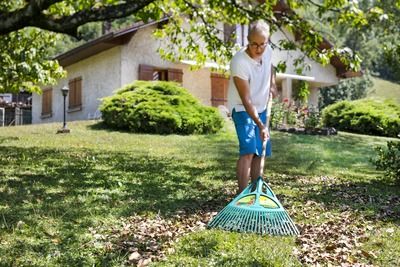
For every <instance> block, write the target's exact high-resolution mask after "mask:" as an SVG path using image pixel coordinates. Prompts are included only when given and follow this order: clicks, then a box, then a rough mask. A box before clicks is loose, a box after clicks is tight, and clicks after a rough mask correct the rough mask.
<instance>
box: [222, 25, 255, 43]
mask: <svg viewBox="0 0 400 267" xmlns="http://www.w3.org/2000/svg"><path fill="white" fill-rule="evenodd" d="M233 34H235V35H236V39H232V35H233ZM248 34H249V26H248V25H240V24H237V25H228V24H224V41H225V42H228V41H231V42H234V43H236V44H238V45H240V46H246V45H247V43H248V41H247V35H248Z"/></svg>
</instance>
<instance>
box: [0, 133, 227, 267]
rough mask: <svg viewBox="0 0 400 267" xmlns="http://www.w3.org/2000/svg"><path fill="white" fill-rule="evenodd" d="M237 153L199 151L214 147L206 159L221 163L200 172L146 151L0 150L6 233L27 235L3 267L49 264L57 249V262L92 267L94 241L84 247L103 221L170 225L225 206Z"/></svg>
mask: <svg viewBox="0 0 400 267" xmlns="http://www.w3.org/2000/svg"><path fill="white" fill-rule="evenodd" d="M1 141H2V142H5V141H6V140H1ZM231 145H232V144H229V141H225V142H221V143H218V144H214V141H213V140H212V139H211V140H210V141H207V140H206V141H205V142H204V143H202V144H194V145H193V151H192V152H191V153H201V151H202V148H204V146H208V147H207V152H205V153H210V155H209V156H210V157H212V158H213V159H215V160H213V161H212V164H210V163H207V164H202V163H201V162H198V161H196V158H195V154H194V155H193V154H190V153H188V152H187V153H188V160H185V159H184V160H182V159H176V158H175V156H174V154H171V155H169V154H168V155H154V154H149V153H148V152H146V151H143V153H138V154H135V153H131V152H123V153H121V152H109V151H106V152H104V151H103V152H98V151H92V150H87V149H86V150H85V149H78V150H62V149H43V148H38V147H30V148H21V147H12V146H0V165H1V166H3V169H2V170H1V171H0V175H1V178H0V199H1V205H0V233H2V234H1V235H3V234H7V235H10V236H12V235H14V234H15V233H16V232H15V231H17V232H18V231H21V232H24V234H22V233H20V234H19V237H18V238H14V237H11V238H12V239H13V240H14V241H13V242H11V243H9V246H4V247H3V248H2V249H0V254H4V255H8V257H9V258H8V261H3V262H0V265H1V264H6V263H7V264H11V265H13V264H14V265H19V264H21V265H23V264H22V263H20V262H17V261H16V260H14V258H15V259H17V260H18V257H17V256H20V257H21V258H22V257H24V258H26V257H28V256H23V255H24V254H25V253H28V254H30V253H32V251H35V253H36V252H37V253H38V254H40V255H41V256H38V257H39V258H40V257H45V256H44V255H48V253H51V251H54V250H56V249H57V250H61V254H62V256H61V258H60V259H58V260H57V261H58V262H61V263H62V264H68V265H70V266H72V265H73V266H77V265H82V264H83V265H85V264H87V265H88V264H89V261H88V259H89V258H90V257H92V256H93V255H92V254H90V253H91V252H90V250H92V249H93V248H89V249H86V250H87V251H86V250H85V242H88V241H85V240H82V239H84V236H85V234H87V233H88V229H89V227H92V226H94V225H96V224H98V223H101V222H102V220H105V221H107V220H110V219H111V220H115V218H118V217H120V216H130V215H132V214H135V213H138V214H149V213H153V214H154V213H159V214H161V215H163V216H166V217H169V216H173V215H174V214H175V213H176V212H178V211H179V210H185V211H186V212H188V213H190V212H197V211H198V210H199V209H202V210H207V209H209V207H210V206H212V205H214V207H215V206H218V205H223V204H225V203H226V201H227V199H226V198H227V195H226V194H224V193H223V192H222V191H221V183H224V182H225V181H226V180H227V179H228V178H227V175H226V170H227V168H229V169H230V170H232V171H233V170H234V166H233V165H232V166H229V167H228V165H229V164H231V163H232V162H234V161H233V160H232V159H231V158H230V157H231V156H232V155H231V154H234V153H231V152H229V149H230V147H231ZM182 153H184V151H182ZM189 157H191V160H189V159H190V158H189ZM210 177H212V179H214V181H210V179H209V178H210ZM214 182H216V183H217V184H214ZM113 218H114V219H113ZM49 232H50V233H49ZM25 238H27V239H29V240H30V241H29V242H24V241H23V240H24V239H25ZM58 239H59V241H57V240H58ZM54 240H56V241H54ZM54 242H55V243H54ZM58 243H60V244H59V245H57V244H58ZM55 247H57V248H55ZM15 249H17V251H16V250H15ZM13 251H14V252H13ZM85 251H86V252H85ZM39 252H40V253H39ZM43 253H44V254H43ZM74 253H75V254H74ZM85 253H87V254H85ZM14 254H15V257H14V256H12V255H14ZM18 254H19V255H18ZM91 255H92V256H91ZM32 256H33V255H30V257H32ZM5 259H7V257H6V256H5ZM55 260H56V259H55ZM31 263H32V262H31ZM7 264H6V265H7ZM32 264H33V263H32ZM33 265H35V264H33ZM89 265H90V264H89Z"/></svg>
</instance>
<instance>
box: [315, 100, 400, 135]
mask: <svg viewBox="0 0 400 267" xmlns="http://www.w3.org/2000/svg"><path fill="white" fill-rule="evenodd" d="M322 121H323V124H324V125H325V126H327V127H335V128H336V129H338V130H343V131H349V132H354V133H361V134H370V135H381V136H390V137H396V136H397V135H398V134H399V133H400V105H397V104H395V103H394V102H393V101H385V102H378V101H375V100H371V99H362V100H356V101H341V102H338V103H335V104H333V105H330V106H328V107H326V108H325V109H324V110H323V111H322Z"/></svg>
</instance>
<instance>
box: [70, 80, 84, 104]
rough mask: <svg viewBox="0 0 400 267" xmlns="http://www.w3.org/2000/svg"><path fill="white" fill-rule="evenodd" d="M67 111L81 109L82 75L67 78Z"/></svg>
mask: <svg viewBox="0 0 400 267" xmlns="http://www.w3.org/2000/svg"><path fill="white" fill-rule="evenodd" d="M68 85H69V93H68V95H69V99H68V100H69V103H68V111H69V112H72V111H78V110H82V77H78V78H75V79H72V80H69V83H68Z"/></svg>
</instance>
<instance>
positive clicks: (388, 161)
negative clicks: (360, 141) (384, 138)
mask: <svg viewBox="0 0 400 267" xmlns="http://www.w3.org/2000/svg"><path fill="white" fill-rule="evenodd" d="M375 151H376V152H377V154H378V155H377V158H376V159H375V160H374V164H375V166H376V168H377V169H378V170H383V171H385V175H386V178H388V179H392V180H394V181H395V182H396V183H398V184H400V142H399V141H397V142H395V141H388V142H387V149H384V148H383V147H376V148H375Z"/></svg>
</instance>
